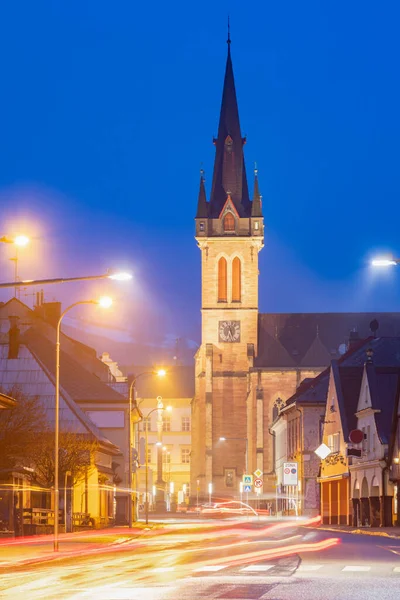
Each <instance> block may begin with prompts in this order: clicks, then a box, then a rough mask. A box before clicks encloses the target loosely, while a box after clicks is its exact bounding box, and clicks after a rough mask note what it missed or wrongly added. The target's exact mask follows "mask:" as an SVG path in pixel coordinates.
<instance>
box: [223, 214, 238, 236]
mask: <svg viewBox="0 0 400 600" xmlns="http://www.w3.org/2000/svg"><path fill="white" fill-rule="evenodd" d="M224 231H235V217H234V216H233V214H232V213H231V212H227V213H226V215H225V216H224Z"/></svg>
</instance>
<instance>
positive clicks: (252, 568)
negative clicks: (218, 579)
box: [240, 565, 275, 572]
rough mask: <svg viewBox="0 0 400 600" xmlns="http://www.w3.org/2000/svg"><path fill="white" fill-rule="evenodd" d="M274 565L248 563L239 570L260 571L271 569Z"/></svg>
mask: <svg viewBox="0 0 400 600" xmlns="http://www.w3.org/2000/svg"><path fill="white" fill-rule="evenodd" d="M274 566H275V565H250V566H249V567H244V569H240V572H243V571H244V572H246V571H254V572H257V571H258V572H260V571H269V570H270V569H272V568H273V567H274Z"/></svg>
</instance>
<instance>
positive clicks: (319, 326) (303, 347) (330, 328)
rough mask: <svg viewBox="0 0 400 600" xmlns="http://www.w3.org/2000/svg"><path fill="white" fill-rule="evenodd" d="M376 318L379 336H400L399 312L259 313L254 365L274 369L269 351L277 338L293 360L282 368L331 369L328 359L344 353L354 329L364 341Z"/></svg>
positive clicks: (283, 364)
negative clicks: (319, 367)
mask: <svg viewBox="0 0 400 600" xmlns="http://www.w3.org/2000/svg"><path fill="white" fill-rule="evenodd" d="M374 319H376V320H377V321H378V323H379V328H378V331H377V336H379V337H381V336H397V335H400V313H275V314H260V315H259V319H258V349H259V350H258V357H257V358H256V361H255V366H257V367H261V368H262V367H270V366H273V365H271V364H270V362H269V361H270V360H271V359H270V357H271V356H272V354H271V352H270V350H269V348H270V346H271V339H272V340H273V339H274V338H275V337H277V339H278V340H279V342H280V343H281V345H282V346H283V347H284V348H285V350H286V352H287V354H288V356H289V357H290V359H291V360H290V361H289V360H288V361H286V362H282V364H281V366H282V367H290V366H291V365H292V361H294V363H295V364H296V365H298V366H299V367H302V368H306V367H316V366H328V364H329V361H328V358H329V357H330V358H332V359H333V358H340V356H341V355H342V354H343V352H344V351H345V349H346V347H347V344H348V341H349V335H350V331H352V330H354V329H355V330H356V331H357V332H358V334H359V337H360V338H361V339H362V338H366V337H368V336H370V335H371V329H370V323H371V322H372V321H373V320H374ZM317 333H318V338H319V342H316V336H317ZM313 346H314V347H313ZM318 346H319V349H318ZM311 349H312V351H311ZM315 361H318V362H319V364H315ZM312 363H314V364H312Z"/></svg>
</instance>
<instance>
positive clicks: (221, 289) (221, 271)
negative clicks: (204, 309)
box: [218, 256, 228, 302]
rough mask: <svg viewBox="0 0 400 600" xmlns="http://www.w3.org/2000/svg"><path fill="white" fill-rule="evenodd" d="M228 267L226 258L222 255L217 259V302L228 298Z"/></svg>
mask: <svg viewBox="0 0 400 600" xmlns="http://www.w3.org/2000/svg"><path fill="white" fill-rule="evenodd" d="M227 276H228V268H227V262H226V258H224V257H223V256H222V257H221V258H220V259H219V261H218V302H227V300H228V283H227Z"/></svg>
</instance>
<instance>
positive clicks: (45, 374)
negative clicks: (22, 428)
mask: <svg viewBox="0 0 400 600" xmlns="http://www.w3.org/2000/svg"><path fill="white" fill-rule="evenodd" d="M52 304H53V306H52V307H50V308H51V310H50V311H49V312H48V313H47V314H46V313H45V311H44V310H36V311H32V310H31V309H29V307H27V306H26V305H25V304H23V303H22V302H20V301H19V300H17V299H16V298H13V299H12V300H10V301H9V302H7V303H6V304H2V305H1V306H0V386H1V387H2V388H3V389H5V390H11V389H12V388H13V387H18V389H20V390H21V392H22V393H23V394H26V395H30V396H37V397H38V398H39V399H40V402H41V403H42V404H43V406H45V409H46V415H47V418H48V422H49V425H50V427H52V426H54V414H55V386H54V382H55V328H54V325H55V322H56V319H54V317H55V316H56V315H57V314H59V313H60V305H58V306H56V307H55V306H54V304H58V303H52ZM39 308H42V309H43V308H45V306H44V307H39ZM43 317H46V318H47V319H48V320H45V319H44V318H43ZM107 380H109V370H108V367H107V366H106V365H105V364H103V363H102V361H100V360H99V359H97V357H96V353H95V351H94V350H93V349H91V348H88V347H87V346H84V345H83V344H80V343H79V342H76V341H75V340H72V339H71V338H69V337H68V336H65V335H63V334H61V353H60V428H61V431H70V432H73V433H75V434H76V435H84V436H90V437H91V439H93V440H95V441H96V443H97V450H96V452H95V453H94V455H93V456H91V457H90V462H89V464H88V469H87V474H86V477H85V479H84V481H82V482H80V483H79V484H76V485H75V487H74V490H73V498H72V500H71V503H72V510H71V513H72V514H75V515H78V514H90V518H91V519H92V522H94V523H95V524H106V523H108V522H114V521H115V520H116V519H117V520H118V518H119V520H120V521H123V522H126V510H127V493H126V488H125V489H122V490H121V491H120V492H119V493H118V491H116V489H115V486H116V482H117V481H118V482H120V483H121V484H122V486H126V481H127V475H126V473H125V459H124V457H125V456H126V455H127V441H126V444H125V446H124V445H123V444H121V446H119V445H118V442H119V441H120V440H122V441H124V440H125V439H126V440H127V434H126V430H127V428H126V427H125V419H126V413H127V400H126V398H125V397H124V396H122V395H121V394H119V393H118V392H116V391H115V390H113V389H112V388H111V387H110V386H109V385H108V383H107ZM121 447H122V450H121ZM34 477H35V473H33V474H31V476H30V479H34ZM65 481H67V483H68V480H67V479H66V480H65ZM24 482H26V476H25V477H24ZM23 485H25V483H23ZM63 487H64V485H63ZM65 487H66V486H65ZM49 496H51V494H50V495H49V494H47V496H46V494H36V495H34V494H25V497H24V508H29V509H31V508H38V509H40V508H46V509H49V508H53V509H54V505H53V504H52V502H53V500H52V499H50V498H49ZM60 496H61V506H63V502H64V495H63V494H61V495H60ZM38 504H39V505H38ZM67 504H68V499H67ZM67 512H68V506H67Z"/></svg>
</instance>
